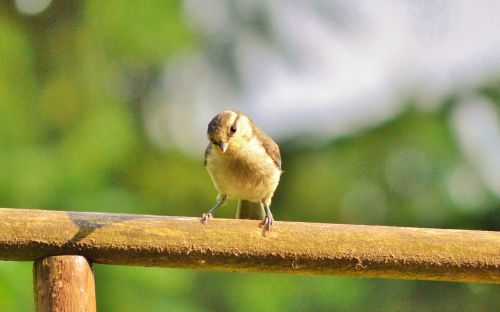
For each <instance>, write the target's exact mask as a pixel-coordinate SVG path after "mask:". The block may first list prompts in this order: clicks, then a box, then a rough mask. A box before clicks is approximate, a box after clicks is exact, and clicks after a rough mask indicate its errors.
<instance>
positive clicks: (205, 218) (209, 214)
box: [201, 195, 227, 223]
mask: <svg viewBox="0 0 500 312" xmlns="http://www.w3.org/2000/svg"><path fill="white" fill-rule="evenodd" d="M226 200H227V196H226V195H219V196H218V197H217V203H215V205H214V206H213V207H212V208H210V210H209V211H208V212H207V213H204V214H203V215H202V216H201V223H207V221H208V219H210V218H212V217H213V216H214V213H215V211H216V210H217V208H219V207H220V206H222V205H224V204H225V203H226Z"/></svg>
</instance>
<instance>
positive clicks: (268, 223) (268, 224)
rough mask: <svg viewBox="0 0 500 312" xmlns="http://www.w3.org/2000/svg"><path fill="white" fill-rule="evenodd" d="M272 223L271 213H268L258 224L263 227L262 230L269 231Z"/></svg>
mask: <svg viewBox="0 0 500 312" xmlns="http://www.w3.org/2000/svg"><path fill="white" fill-rule="evenodd" d="M273 223H274V218H273V215H272V214H269V215H267V216H265V217H264V220H262V223H261V224H260V226H261V227H262V226H263V227H264V231H267V232H270V231H271V227H272V226H273Z"/></svg>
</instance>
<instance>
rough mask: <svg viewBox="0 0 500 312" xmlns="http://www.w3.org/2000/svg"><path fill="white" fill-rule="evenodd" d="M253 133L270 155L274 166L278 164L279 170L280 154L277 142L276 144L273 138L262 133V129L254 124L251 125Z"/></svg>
mask: <svg viewBox="0 0 500 312" xmlns="http://www.w3.org/2000/svg"><path fill="white" fill-rule="evenodd" d="M253 133H254V135H255V136H256V137H257V139H258V140H259V141H260V142H262V146H263V147H264V149H265V150H266V153H267V155H269V157H271V159H272V160H273V161H274V163H275V164H276V166H278V169H280V170H281V154H280V148H279V147H278V144H276V142H274V141H273V139H271V138H270V137H269V136H268V135H267V134H265V133H264V131H262V130H260V129H259V128H257V127H256V126H255V125H254V126H253Z"/></svg>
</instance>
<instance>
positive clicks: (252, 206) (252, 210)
mask: <svg viewBox="0 0 500 312" xmlns="http://www.w3.org/2000/svg"><path fill="white" fill-rule="evenodd" d="M263 218H264V206H263V205H262V203H260V202H258V203H255V202H251V201H248V200H240V201H239V202H238V210H237V211H236V219H250V220H262V219H263Z"/></svg>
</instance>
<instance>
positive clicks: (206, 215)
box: [201, 212, 213, 224]
mask: <svg viewBox="0 0 500 312" xmlns="http://www.w3.org/2000/svg"><path fill="white" fill-rule="evenodd" d="M211 218H213V216H212V214H211V213H210V212H207V213H204V214H203V215H202V216H201V223H203V224H206V223H207V222H208V219H211Z"/></svg>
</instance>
